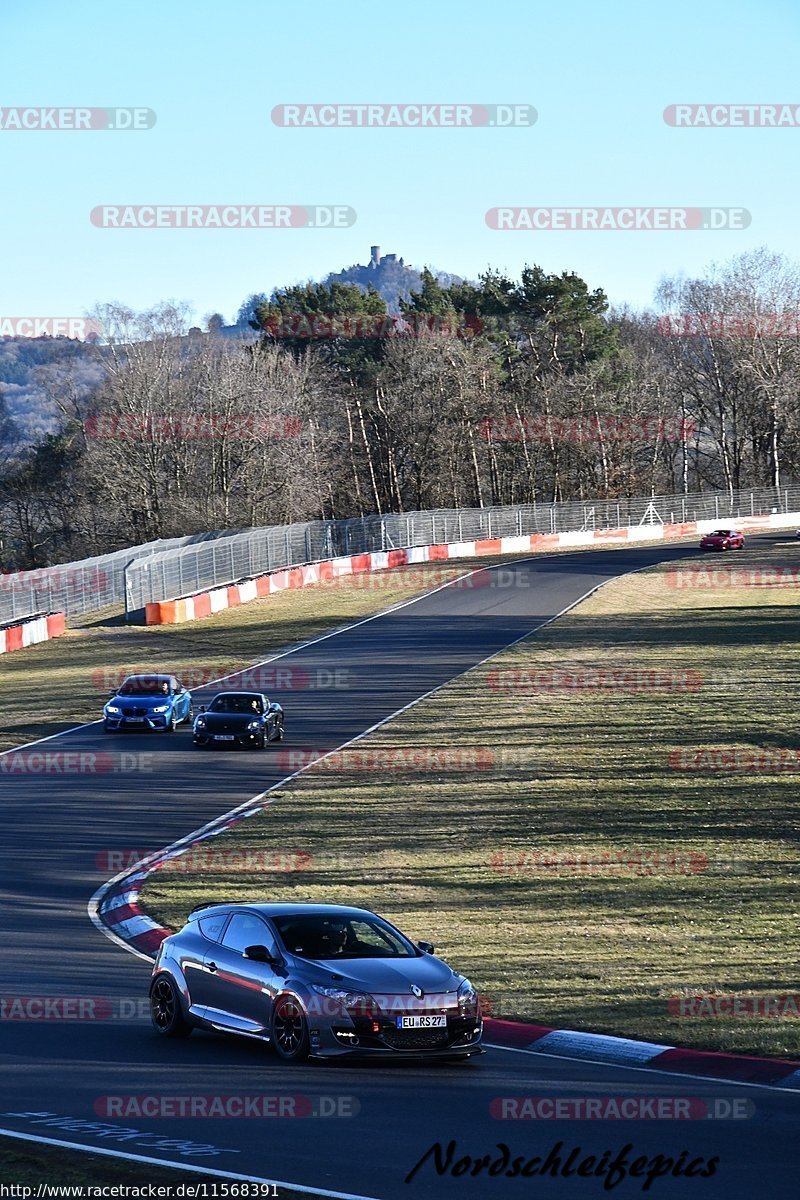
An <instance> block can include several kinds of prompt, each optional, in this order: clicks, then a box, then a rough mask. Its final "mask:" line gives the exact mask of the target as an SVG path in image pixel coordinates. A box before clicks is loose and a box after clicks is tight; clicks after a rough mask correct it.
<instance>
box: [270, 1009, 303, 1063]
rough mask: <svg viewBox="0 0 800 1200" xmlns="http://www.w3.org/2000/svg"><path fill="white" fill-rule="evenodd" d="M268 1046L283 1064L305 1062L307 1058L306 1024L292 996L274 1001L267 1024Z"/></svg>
mask: <svg viewBox="0 0 800 1200" xmlns="http://www.w3.org/2000/svg"><path fill="white" fill-rule="evenodd" d="M269 1030H270V1044H271V1045H272V1048H273V1050H274V1051H275V1053H276V1054H277V1055H278V1058H280V1059H283V1061H284V1062H305V1060H306V1059H307V1058H308V1050H309V1041H308V1022H307V1021H306V1015H305V1013H304V1012H303V1009H302V1008H301V1006H300V1004H299V1003H298V1001H297V1000H295V998H294V997H293V996H280V997H279V998H278V1000H276V1002H275V1004H274V1006H273V1009H272V1017H271V1019H270V1023H269Z"/></svg>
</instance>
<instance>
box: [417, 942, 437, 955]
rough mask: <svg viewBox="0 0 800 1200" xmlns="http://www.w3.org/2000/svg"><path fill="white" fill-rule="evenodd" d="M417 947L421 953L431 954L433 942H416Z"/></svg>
mask: <svg viewBox="0 0 800 1200" xmlns="http://www.w3.org/2000/svg"><path fill="white" fill-rule="evenodd" d="M417 947H418V949H420V950H421V951H422V953H423V954H433V949H434V947H433V942H417Z"/></svg>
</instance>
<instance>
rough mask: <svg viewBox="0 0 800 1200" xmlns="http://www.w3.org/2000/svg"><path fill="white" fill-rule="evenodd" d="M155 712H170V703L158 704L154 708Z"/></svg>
mask: <svg viewBox="0 0 800 1200" xmlns="http://www.w3.org/2000/svg"><path fill="white" fill-rule="evenodd" d="M153 712H169V705H168V704H157V705H156V706H155V708H154V709H153Z"/></svg>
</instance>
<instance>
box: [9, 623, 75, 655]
mask: <svg viewBox="0 0 800 1200" xmlns="http://www.w3.org/2000/svg"><path fill="white" fill-rule="evenodd" d="M65 630H66V618H65V616H64V614H63V613H49V614H48V615H47V616H43V617H28V618H27V619H26V620H24V621H20V623H19V624H18V625H5V626H4V627H3V628H1V629H0V654H8V653H9V652H10V651H11V650H23V649H24V648H25V647H26V646H35V645H37V644H38V643H39V642H49V641H50V639H51V638H56V637H61V634H62V633H64V632H65Z"/></svg>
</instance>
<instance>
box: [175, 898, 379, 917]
mask: <svg viewBox="0 0 800 1200" xmlns="http://www.w3.org/2000/svg"><path fill="white" fill-rule="evenodd" d="M220 909H223V910H224V911H225V912H250V913H256V914H257V915H259V916H262V917H303V916H318V917H334V916H348V915H349V916H352V915H354V914H357V915H359V916H363V915H367V916H370V917H372V916H374V915H375V914H374V913H373V912H371V911H370V910H369V909H368V908H355V907H353V905H351V904H258V903H256V904H248V903H247V902H246V901H243V900H229V901H225V900H220V901H218V902H216V903H212V904H201V905H199V906H198V907H197V908H193V909H192V911H191V913H190V914H189V917H190V919H195V920H196V919H197V918H198V917H200V916H207V915H208V914H209V913H213V912H215V911H219V910H220Z"/></svg>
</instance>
